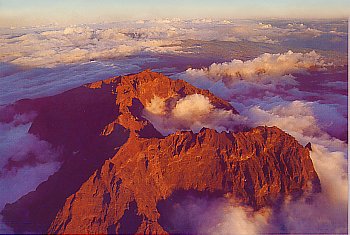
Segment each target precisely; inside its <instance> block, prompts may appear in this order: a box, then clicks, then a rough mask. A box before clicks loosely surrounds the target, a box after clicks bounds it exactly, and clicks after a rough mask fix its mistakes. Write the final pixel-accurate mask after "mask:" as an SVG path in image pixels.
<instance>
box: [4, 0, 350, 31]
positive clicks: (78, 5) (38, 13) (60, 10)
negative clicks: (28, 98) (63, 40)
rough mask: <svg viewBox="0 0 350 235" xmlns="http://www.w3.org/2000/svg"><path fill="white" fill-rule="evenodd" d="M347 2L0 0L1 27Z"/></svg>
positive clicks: (338, 10) (326, 14)
mask: <svg viewBox="0 0 350 235" xmlns="http://www.w3.org/2000/svg"><path fill="white" fill-rule="evenodd" d="M349 16H350V1H348V0H332V1H329V0H284V1H281V0H263V1H262V0H249V1H247V0H245V1H242V0H240V1H238V0H215V1H214V0H211V1H209V0H187V1H186V0H177V1H173V0H149V1H147V0H127V1H125V0H0V26H28V25H38V24H39V25H40V24H51V23H58V24H75V23H100V22H106V21H107V22H110V21H123V20H134V19H150V18H151V19H154V18H186V19H193V18H245V19H246V18H250V19H251V18H275V17H276V18H348V17H349Z"/></svg>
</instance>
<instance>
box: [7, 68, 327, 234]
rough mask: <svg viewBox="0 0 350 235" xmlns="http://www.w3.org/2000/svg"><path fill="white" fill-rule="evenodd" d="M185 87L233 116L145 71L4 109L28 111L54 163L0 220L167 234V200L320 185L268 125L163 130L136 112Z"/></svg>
mask: <svg viewBox="0 0 350 235" xmlns="http://www.w3.org/2000/svg"><path fill="white" fill-rule="evenodd" d="M192 94H201V95H203V96H205V97H207V98H208V99H209V100H210V102H211V104H212V105H213V106H214V107H215V108H219V109H224V110H228V111H231V112H232V113H234V114H238V112H237V111H236V110H235V109H234V107H232V106H231V105H230V104H229V103H228V102H227V101H225V100H222V99H220V98H218V97H216V96H214V95H213V94H212V93H210V92H209V91H207V90H202V89H198V88H196V87H194V86H192V85H190V84H188V83H187V82H184V81H182V80H171V79H169V78H168V77H166V76H164V75H162V74H159V73H155V72H151V71H149V70H146V71H144V72H141V73H139V74H135V75H127V76H119V77H114V78H111V79H107V80H103V81H98V82H95V83H91V84H87V85H85V86H82V87H79V88H76V89H73V90H70V91H67V92H64V93H62V94H59V95H55V96H52V97H46V98H40V99H34V100H21V101H18V102H16V103H15V104H13V105H11V106H8V107H7V108H6V109H7V110H8V113H16V114H18V113H29V112H34V113H36V117H35V118H34V120H33V123H32V126H31V128H30V130H29V132H30V133H33V134H35V135H37V136H38V137H39V138H40V139H42V140H45V141H48V142H49V143H50V144H52V145H53V146H54V147H55V148H57V149H60V151H61V154H60V161H61V162H62V165H61V168H60V169H59V170H58V171H57V172H56V173H55V174H54V175H52V176H50V177H49V179H48V180H47V181H45V182H43V183H42V184H40V185H39V186H38V187H37V189H36V190H35V191H33V192H31V193H29V194H27V195H25V196H23V197H22V198H20V199H19V200H18V201H16V202H15V203H13V204H7V205H6V206H5V208H4V210H3V211H2V212H1V214H2V216H3V220H4V222H5V223H6V224H7V225H8V226H10V227H12V228H13V229H14V231H15V232H22V233H23V232H29V231H30V232H40V233H50V234H52V233H119V234H120V233H143V234H152V233H173V232H178V230H177V228H173V227H171V226H169V224H168V223H167V222H166V217H167V216H168V215H167V209H166V206H167V205H169V204H170V205H171V202H172V200H173V199H174V197H177V199H178V200H181V197H182V196H184V195H187V194H192V195H194V196H198V197H202V196H203V195H207V196H208V195H209V196H210V197H214V198H219V197H224V196H226V197H227V196H230V197H232V198H234V199H235V200H236V201H238V202H239V203H241V204H243V205H248V206H251V207H252V208H254V210H259V209H261V208H263V207H266V206H278V204H279V203H280V201H281V199H283V198H284V197H285V196H293V197H296V198H297V197H299V196H300V195H303V194H305V193H306V192H307V193H317V192H320V190H321V186H320V181H319V178H318V176H317V173H316V172H315V169H314V167H313V164H312V161H311V159H310V156H309V150H310V148H305V147H303V146H302V145H300V144H299V143H298V142H297V141H296V140H295V138H293V137H292V136H290V135H289V134H286V133H285V132H283V131H282V130H280V129H278V128H277V127H255V128H245V129H244V130H241V131H235V132H221V133H219V132H217V131H216V130H213V129H208V128H203V129H202V130H201V131H200V132H199V133H193V132H192V131H188V130H187V131H181V130H179V131H177V132H176V133H173V134H170V135H168V136H163V135H162V134H161V133H160V132H159V131H158V130H157V129H156V128H155V127H154V126H153V125H152V123H151V122H150V121H149V120H147V119H146V118H145V117H144V116H143V114H142V113H143V110H144V108H145V107H146V106H147V104H148V103H150V102H151V100H152V99H153V98H154V97H156V96H157V97H160V98H162V99H163V100H165V101H169V102H170V101H172V100H175V101H176V100H179V99H181V98H183V97H185V96H187V95H192ZM3 118H4V117H3ZM6 119H9V120H8V121H10V119H11V117H10V116H7V117H6ZM164 218H165V219H164Z"/></svg>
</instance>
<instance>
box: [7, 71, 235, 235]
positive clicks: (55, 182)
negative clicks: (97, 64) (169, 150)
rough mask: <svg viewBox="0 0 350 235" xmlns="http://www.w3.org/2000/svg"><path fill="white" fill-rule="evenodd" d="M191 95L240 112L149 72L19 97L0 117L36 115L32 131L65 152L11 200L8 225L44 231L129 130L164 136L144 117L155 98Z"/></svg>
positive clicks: (126, 136)
mask: <svg viewBox="0 0 350 235" xmlns="http://www.w3.org/2000/svg"><path fill="white" fill-rule="evenodd" d="M191 94H203V95H204V96H205V97H207V98H208V99H209V100H210V101H211V102H212V104H213V105H215V107H217V108H222V109H226V110H231V111H232V112H234V113H237V112H236V111H235V110H234V108H233V107H232V106H231V105H230V104H229V103H228V102H226V101H224V100H222V99H219V98H217V97H215V96H214V95H213V94H211V93H210V92H208V91H206V90H201V89H198V88H195V87H194V86H192V85H190V84H188V83H186V82H184V81H181V80H176V81H175V80H171V79H169V78H167V77H165V76H164V75H162V74H159V73H154V72H151V71H149V70H147V71H144V72H141V73H139V74H136V75H128V76H120V77H114V78H111V79H107V80H104V81H99V82H96V83H91V84H88V85H86V86H82V87H78V88H76V89H72V90H70V91H67V92H64V93H62V94H59V95H55V96H51V97H45V98H40V99H35V100H28V99H27V100H21V101H19V102H17V103H15V104H14V105H11V106H8V107H7V108H5V109H4V112H3V113H2V114H0V120H1V121H5V122H10V121H11V118H13V116H14V115H16V114H19V113H28V112H34V113H36V117H35V119H34V120H33V123H32V126H31V128H30V130H29V132H30V133H33V134H35V135H37V136H38V137H40V138H41V139H43V140H46V141H48V142H49V143H50V144H52V145H53V146H54V147H56V148H59V149H61V150H62V154H61V156H60V159H59V160H60V161H61V162H62V166H61V168H60V169H59V171H58V172H56V173H55V174H54V175H52V176H51V177H50V178H49V179H48V180H47V181H46V182H44V183H42V184H40V185H39V186H38V188H37V189H36V190H35V191H34V192H31V193H29V194H27V195H25V196H24V197H22V198H21V199H19V200H18V201H17V202H15V203H13V204H7V205H6V206H5V209H4V210H3V211H2V212H1V213H2V215H3V218H4V219H3V220H4V221H5V223H7V224H8V225H9V226H11V227H12V228H14V231H15V232H18V233H20V232H28V231H32V232H46V231H47V229H48V227H49V225H50V223H51V222H52V220H53V219H54V218H55V216H56V214H57V212H58V210H59V209H60V208H62V206H63V205H64V203H65V200H66V198H67V197H69V196H70V195H71V194H73V193H75V192H76V191H77V190H78V189H79V188H80V187H81V185H82V184H83V183H84V182H85V181H86V180H88V178H89V177H90V176H91V175H92V174H93V172H94V171H95V170H96V169H99V168H101V166H102V165H103V163H104V161H105V160H106V159H109V158H110V157H112V156H114V154H115V153H116V152H117V151H118V149H119V148H120V147H121V146H122V145H123V144H124V143H125V142H126V141H127V140H128V138H129V135H130V133H133V134H135V135H137V136H139V137H144V138H154V137H157V138H162V135H161V134H160V133H159V132H158V131H157V130H156V129H155V128H154V127H153V125H152V124H151V123H150V122H149V121H148V120H146V119H145V118H144V117H143V116H142V111H143V109H144V107H145V106H146V105H147V103H148V102H150V100H151V99H152V98H153V97H155V96H157V97H161V98H164V99H165V100H178V99H180V98H182V97H184V96H186V95H191Z"/></svg>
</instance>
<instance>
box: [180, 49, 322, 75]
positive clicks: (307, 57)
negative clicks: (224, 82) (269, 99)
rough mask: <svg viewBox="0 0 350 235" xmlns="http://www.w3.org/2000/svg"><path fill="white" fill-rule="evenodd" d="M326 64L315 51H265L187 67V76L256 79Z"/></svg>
mask: <svg viewBox="0 0 350 235" xmlns="http://www.w3.org/2000/svg"><path fill="white" fill-rule="evenodd" d="M325 65H326V64H325V63H324V61H323V60H322V59H321V56H320V55H319V54H317V53H316V52H315V51H311V52H309V53H305V54H303V53H294V52H292V51H288V52H287V53H284V54H269V53H265V54H263V55H261V56H259V57H257V58H255V59H253V60H247V61H242V60H232V61H231V62H225V63H221V64H216V63H214V64H212V65H210V66H209V67H208V68H204V69H188V70H187V71H186V73H187V74H186V75H188V76H208V77H209V78H211V79H213V80H220V79H225V78H226V79H229V80H230V81H234V80H241V79H246V80H254V81H258V80H259V79H261V78H266V77H280V76H283V75H289V74H292V73H300V72H305V71H307V70H308V69H310V68H312V67H324V66H325Z"/></svg>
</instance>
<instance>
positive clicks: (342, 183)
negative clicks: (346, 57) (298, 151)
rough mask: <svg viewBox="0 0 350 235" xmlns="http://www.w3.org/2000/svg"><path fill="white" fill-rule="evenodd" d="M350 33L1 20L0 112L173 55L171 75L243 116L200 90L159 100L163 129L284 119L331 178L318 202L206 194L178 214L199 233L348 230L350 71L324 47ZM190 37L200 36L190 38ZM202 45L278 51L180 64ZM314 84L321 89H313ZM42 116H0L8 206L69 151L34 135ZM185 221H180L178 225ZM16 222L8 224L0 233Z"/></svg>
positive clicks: (338, 26)
mask: <svg viewBox="0 0 350 235" xmlns="http://www.w3.org/2000/svg"><path fill="white" fill-rule="evenodd" d="M344 25H345V26H344ZM344 27H345V29H344ZM346 30H347V29H346V22H343V21H340V22H336V23H334V22H330V23H327V24H325V23H324V22H317V21H312V22H299V21H293V22H289V21H278V22H277V21H272V22H258V21H248V20H211V19H196V20H179V19H165V20H144V21H135V22H119V23H108V24H107V23H105V24H91V25H75V26H69V27H60V26H40V27H27V28H2V29H0V109H1V110H3V106H5V105H8V104H11V103H13V102H15V101H17V100H20V99H23V98H38V97H45V96H50V95H55V94H58V93H61V92H63V91H66V90H69V89H71V88H74V87H77V86H80V85H82V84H85V83H88V82H93V81H96V80H101V79H104V78H108V77H111V76H115V75H121V74H128V73H135V72H139V71H141V70H142V69H144V66H145V64H147V63H150V62H152V63H153V64H157V63H159V64H160V63H164V61H162V60H161V57H160V56H161V55H168V56H171V57H172V58H173V60H171V61H169V62H167V61H166V62H167V63H168V64H167V65H166V66H165V67H164V66H163V67H162V66H160V67H158V68H157V70H158V71H161V72H162V71H164V72H165V71H168V70H169V71H172V72H173V73H172V76H171V77H172V78H173V79H183V80H186V81H188V82H190V83H191V84H193V85H195V86H198V87H200V88H204V89H209V90H210V91H211V92H213V93H214V94H215V95H217V96H219V97H221V98H223V99H225V100H228V101H230V103H231V104H232V105H233V107H235V109H237V110H238V111H239V113H240V114H239V115H236V114H233V113H232V112H231V111H227V110H221V109H218V108H216V107H215V106H214V105H213V104H211V103H210V101H209V100H208V99H207V98H205V97H204V96H202V95H198V94H196V95H191V96H187V97H184V98H182V99H179V100H176V101H175V102H173V103H172V104H171V105H169V104H168V103H167V101H166V100H162V99H161V98H159V97H154V99H153V100H152V101H151V102H150V104H149V105H147V106H146V107H145V110H144V116H145V117H146V118H148V119H149V120H150V121H151V122H152V123H153V124H154V125H155V127H156V128H157V129H158V130H159V131H160V132H161V133H163V134H169V133H172V132H174V131H176V130H178V129H186V130H193V131H195V132H197V131H199V130H200V129H201V128H202V127H203V126H206V127H209V128H214V129H216V130H218V131H227V130H234V129H235V127H237V125H238V124H240V123H244V125H248V126H257V125H268V126H278V127H279V128H281V129H283V130H284V131H286V132H288V133H289V134H291V135H293V136H294V137H295V138H296V139H297V140H298V141H299V142H300V143H301V144H303V145H305V144H307V143H308V142H311V143H312V149H313V151H312V152H311V157H312V160H313V162H314V166H315V169H316V171H317V173H318V174H319V177H320V180H321V184H322V193H320V194H319V195H317V196H315V198H314V200H313V202H312V203H310V202H309V201H308V200H306V199H302V200H299V201H288V200H286V202H285V204H284V205H283V206H282V209H281V211H279V212H276V211H273V210H272V209H270V208H266V209H264V210H263V211H259V212H253V211H252V210H251V208H248V207H242V206H238V205H236V204H235V203H234V202H232V201H230V200H228V199H218V200H215V201H205V202H204V201H200V200H202V199H193V198H192V199H189V200H185V201H184V203H183V204H182V205H181V208H182V212H181V210H179V211H178V213H179V216H175V217H174V218H178V217H179V218H181V217H183V216H181V215H183V214H186V213H187V214H191V215H193V216H191V218H190V220H189V221H193V225H192V226H194V227H195V228H196V230H197V231H202V232H205V231H212V232H214V231H215V232H222V233H230V232H232V231H235V232H236V233H240V234H254V233H255V234H259V233H266V232H293V233H311V232H316V233H319V232H325V233H335V232H344V231H346V228H347V207H348V203H347V202H348V201H347V197H348V178H347V148H348V145H347V127H348V122H347V109H348V108H347V79H346V73H344V71H343V73H341V72H339V71H336V70H334V68H335V64H337V63H338V61H335V60H334V58H335V57H332V56H329V57H327V56H324V55H329V54H332V53H333V52H343V53H346V52H344V50H346V43H347V31H346ZM188 41H190V42H191V44H190V46H189V47H186V46H185V45H187V44H185V43H184V42H188ZM203 42H215V45H218V48H220V47H221V46H223V45H224V44H225V45H226V44H227V43H233V44H234V45H238V46H241V45H243V46H245V45H246V43H250V44H248V45H253V44H254V43H258V44H259V45H262V47H266V48H270V49H269V50H273V51H275V52H274V53H271V52H270V53H265V54H261V55H258V56H254V57H252V56H251V55H249V54H247V55H245V57H247V58H249V59H244V60H243V59H238V58H236V56H235V52H232V58H231V59H230V60H227V61H222V59H221V58H220V53H218V52H217V51H215V50H214V49H210V50H211V51H210V53H211V54H212V58H210V61H211V62H210V63H208V64H207V65H205V66H203V67H200V68H198V67H191V66H190V64H188V66H187V68H188V69H187V70H186V69H185V70H183V69H182V68H180V67H178V68H177V67H176V66H177V63H176V61H177V60H182V59H183V58H186V57H187V56H191V57H189V58H191V60H192V61H196V60H201V59H203V58H201V53H200V52H199V51H198V50H199V49H204V48H205V46H204V44H202V43H203ZM315 42H316V43H315ZM235 43H236V44H235ZM237 43H241V44H237ZM344 43H345V44H344ZM230 45H231V44H230ZM344 45H345V46H344ZM271 48H272V49H271ZM291 48H292V49H291ZM290 49H291V50H290ZM322 50H323V51H322ZM325 50H332V53H327V52H325ZM320 51H321V52H320ZM243 53H244V52H243ZM205 59H207V58H205ZM333 62H334V63H333ZM189 63H192V62H189ZM165 64H166V63H165ZM172 67H174V68H175V69H173V68H172ZM174 71H175V72H174ZM336 73H339V76H337V77H336V78H335V79H333V80H327V81H324V80H322V79H321V78H320V74H322V75H323V76H325V77H328V75H327V74H329V77H331V76H332V75H334V74H336ZM344 74H345V75H344ZM322 78H323V77H322ZM310 83H312V84H314V83H316V84H317V86H314V87H313V86H312V87H311V88H310V89H307V90H305V89H304V88H305V87H308V86H309V85H308V84H310ZM320 87H321V88H322V89H319V88H320ZM344 87H346V88H344ZM1 110H0V112H1ZM0 116H1V115H0ZM34 117H35V114H30V115H16V114H13V117H12V118H11V120H6V121H4V120H2V119H1V122H0V140H1V141H0V157H1V158H0V189H1V191H2V192H3V193H2V194H1V198H0V199H1V200H0V201H1V203H0V210H1V209H2V208H3V207H4V205H5V204H6V203H11V202H14V201H16V200H17V199H18V198H20V197H21V196H23V195H25V194H26V193H28V192H30V191H32V190H35V188H36V187H37V186H38V185H39V184H40V183H41V182H43V181H45V180H46V179H47V178H48V177H49V176H50V175H51V174H53V173H54V172H56V171H57V170H58V169H59V167H60V162H59V153H60V151H59V150H58V149H53V148H52V146H51V145H50V143H47V142H45V141H42V140H40V139H38V138H37V137H36V136H34V135H32V134H29V133H28V129H29V128H30V125H31V122H32V120H33V118H34ZM319 205H322V206H321V207H320V206H319ZM181 213H182V214H181ZM181 221H183V220H181V219H180V220H179V221H176V223H177V224H178V226H179V227H181V223H182V222H181ZM201 221H207V222H206V223H202V222H201ZM191 223H192V222H191ZM10 231H11V230H10V228H7V227H5V226H4V225H0V232H10Z"/></svg>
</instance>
